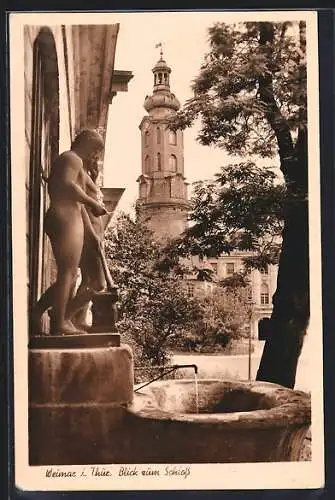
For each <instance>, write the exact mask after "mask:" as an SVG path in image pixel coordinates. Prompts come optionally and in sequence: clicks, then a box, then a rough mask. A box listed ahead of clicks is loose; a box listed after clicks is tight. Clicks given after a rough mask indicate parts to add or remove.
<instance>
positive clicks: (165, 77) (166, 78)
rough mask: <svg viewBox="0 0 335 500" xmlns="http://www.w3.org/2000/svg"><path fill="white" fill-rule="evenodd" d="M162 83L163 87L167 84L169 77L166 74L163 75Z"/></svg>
mask: <svg viewBox="0 0 335 500" xmlns="http://www.w3.org/2000/svg"><path fill="white" fill-rule="evenodd" d="M164 83H165V85H168V84H169V77H168V74H167V73H164Z"/></svg>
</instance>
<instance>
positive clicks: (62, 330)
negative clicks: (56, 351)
mask: <svg viewBox="0 0 335 500" xmlns="http://www.w3.org/2000/svg"><path fill="white" fill-rule="evenodd" d="M86 333H87V332H86V331H85V330H79V329H78V328H76V327H75V326H74V324H73V323H72V321H70V320H66V321H64V323H63V324H61V325H59V326H58V327H55V328H54V329H53V330H52V331H50V335H82V334H86Z"/></svg>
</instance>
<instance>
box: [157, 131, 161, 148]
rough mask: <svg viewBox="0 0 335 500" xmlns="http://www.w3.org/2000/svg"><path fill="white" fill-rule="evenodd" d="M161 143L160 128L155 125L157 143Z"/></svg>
mask: <svg viewBox="0 0 335 500" xmlns="http://www.w3.org/2000/svg"><path fill="white" fill-rule="evenodd" d="M160 143H161V129H160V128H159V127H157V144H160Z"/></svg>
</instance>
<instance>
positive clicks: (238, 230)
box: [169, 161, 286, 267]
mask: <svg viewBox="0 0 335 500" xmlns="http://www.w3.org/2000/svg"><path fill="white" fill-rule="evenodd" d="M285 200H286V188H285V185H284V184H283V183H279V182H278V176H277V175H276V174H275V172H274V171H273V170H272V169H267V168H264V167H258V166H257V165H256V164H255V163H254V162H251V161H248V162H240V163H236V164H233V165H228V166H227V167H222V168H221V172H220V173H218V174H216V177H215V179H213V180H207V181H201V182H198V183H196V185H195V188H194V194H193V197H192V199H191V203H190V215H189V218H190V221H191V227H190V228H189V229H188V230H187V231H186V232H185V233H184V234H183V235H182V236H181V237H180V238H179V239H177V240H175V242H173V244H172V245H170V248H169V251H170V252H171V253H172V254H179V255H184V256H186V255H192V254H193V255H202V256H204V255H207V256H211V257H213V256H219V255H220V254H222V253H226V254H227V253H228V254H229V253H230V252H232V251H233V250H239V251H244V252H245V251H247V252H253V254H252V255H250V256H249V257H247V258H246V262H247V264H248V265H250V266H253V267H263V266H264V265H266V264H276V263H277V262H278V253H279V248H280V235H281V232H282V227H283V223H282V218H283V204H284V202H285Z"/></svg>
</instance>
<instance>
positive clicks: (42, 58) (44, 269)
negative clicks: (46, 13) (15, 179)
mask: <svg viewBox="0 0 335 500" xmlns="http://www.w3.org/2000/svg"><path fill="white" fill-rule="evenodd" d="M30 144H31V147H30V163H29V207H28V213H29V221H28V231H29V308H30V310H31V307H32V306H33V304H34V303H35V302H36V300H38V298H39V296H40V295H41V293H42V292H43V291H44V290H45V289H46V288H47V287H48V286H49V284H50V281H51V259H52V252H51V248H50V243H49V241H48V239H47V237H46V236H45V234H44V231H43V217H44V214H45V211H46V210H47V207H48V203H49V200H48V194H47V183H46V180H47V178H48V175H49V172H50V168H51V164H52V162H53V160H54V158H55V157H56V156H57V155H58V153H59V74H58V60H57V52H56V44H55V40H54V36H53V33H52V31H51V30H50V29H49V28H47V27H43V28H41V29H40V30H39V32H38V35H37V37H36V39H35V41H34V45H33V86H32V122H31V138H30Z"/></svg>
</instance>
